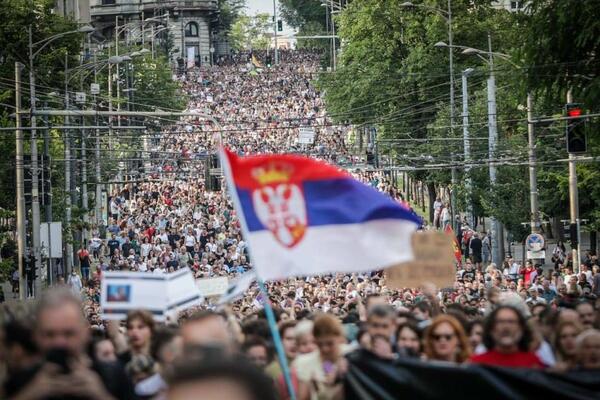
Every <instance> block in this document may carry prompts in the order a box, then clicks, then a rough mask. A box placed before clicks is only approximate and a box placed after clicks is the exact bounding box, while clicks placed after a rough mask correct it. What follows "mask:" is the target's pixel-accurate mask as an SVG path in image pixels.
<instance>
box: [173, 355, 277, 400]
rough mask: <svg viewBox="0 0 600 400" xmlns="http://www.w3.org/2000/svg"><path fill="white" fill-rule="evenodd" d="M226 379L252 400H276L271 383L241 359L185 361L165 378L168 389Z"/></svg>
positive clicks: (214, 357)
mask: <svg viewBox="0 0 600 400" xmlns="http://www.w3.org/2000/svg"><path fill="white" fill-rule="evenodd" d="M218 378H221V379H227V380H229V381H231V382H232V383H233V382H235V383H236V384H238V385H240V386H242V387H243V388H244V389H245V390H246V391H247V392H248V394H249V395H250V398H251V399H253V400H275V399H276V395H275V393H276V391H275V389H274V387H273V381H272V380H271V378H269V377H268V376H267V375H265V374H264V373H263V372H261V371H260V370H259V369H258V368H257V367H256V366H254V365H252V364H251V363H250V362H248V361H247V360H245V359H244V358H243V357H240V356H226V355H224V354H221V355H216V354H212V355H206V356H204V357H186V358H184V359H182V360H180V361H178V362H176V363H175V365H174V367H173V368H172V369H171V370H170V373H169V374H168V375H167V382H168V384H169V387H170V388H173V387H176V386H177V385H178V384H185V383H190V382H202V381H210V380H214V379H218Z"/></svg>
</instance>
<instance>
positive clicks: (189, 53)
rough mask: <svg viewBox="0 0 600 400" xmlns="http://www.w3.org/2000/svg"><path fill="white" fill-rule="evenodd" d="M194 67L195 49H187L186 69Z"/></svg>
mask: <svg viewBox="0 0 600 400" xmlns="http://www.w3.org/2000/svg"><path fill="white" fill-rule="evenodd" d="M195 65H196V49H195V48H193V47H188V48H187V67H188V69H189V68H194V66H195Z"/></svg>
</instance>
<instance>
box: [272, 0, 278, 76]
mask: <svg viewBox="0 0 600 400" xmlns="http://www.w3.org/2000/svg"><path fill="white" fill-rule="evenodd" d="M273 38H274V39H275V65H279V49H278V48H277V0H273Z"/></svg>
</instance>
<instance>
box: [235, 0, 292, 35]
mask: <svg viewBox="0 0 600 400" xmlns="http://www.w3.org/2000/svg"><path fill="white" fill-rule="evenodd" d="M275 1H277V0H275ZM277 4H278V6H279V3H277ZM246 10H247V11H246V12H247V14H248V15H256V14H259V13H267V14H269V15H273V0H246ZM277 13H278V17H277V19H281V18H280V17H279V9H278V10H277ZM282 33H283V34H291V33H292V29H291V28H290V27H289V26H288V25H287V24H286V23H285V22H284V24H283V32H282Z"/></svg>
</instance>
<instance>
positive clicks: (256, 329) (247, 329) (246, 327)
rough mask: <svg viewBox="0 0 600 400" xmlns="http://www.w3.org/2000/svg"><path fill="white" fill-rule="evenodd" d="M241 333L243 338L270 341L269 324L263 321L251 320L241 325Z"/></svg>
mask: <svg viewBox="0 0 600 400" xmlns="http://www.w3.org/2000/svg"><path fill="white" fill-rule="evenodd" d="M242 333H243V334H244V336H258V337H261V338H263V339H265V340H270V339H271V330H270V329H269V323H268V322H267V321H266V320H264V319H252V320H249V321H245V322H244V323H243V324H242Z"/></svg>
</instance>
